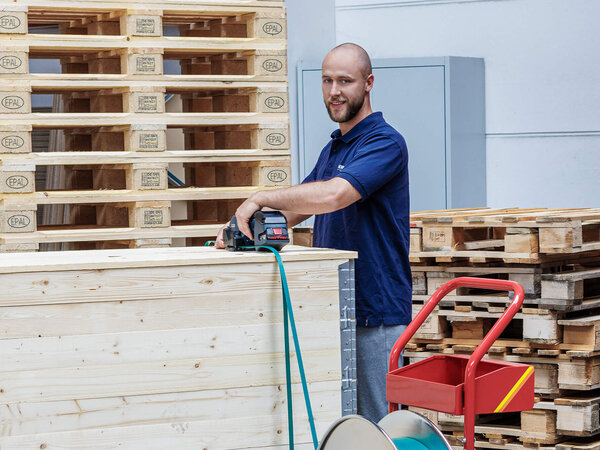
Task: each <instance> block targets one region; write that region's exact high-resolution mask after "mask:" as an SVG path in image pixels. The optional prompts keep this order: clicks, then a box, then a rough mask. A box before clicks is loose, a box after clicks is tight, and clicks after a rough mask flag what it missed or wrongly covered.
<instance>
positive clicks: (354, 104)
mask: <svg viewBox="0 0 600 450" xmlns="http://www.w3.org/2000/svg"><path fill="white" fill-rule="evenodd" d="M364 103H365V95H363V96H362V97H361V98H357V99H356V100H354V101H352V100H350V99H347V100H346V105H347V108H346V113H345V114H344V115H342V116H340V117H338V118H335V117H334V115H333V111H332V110H331V106H330V105H329V104H328V103H327V101H325V107H326V108H327V113H328V114H329V117H330V119H331V120H333V121H334V122H337V123H343V122H348V121H349V120H352V119H354V117H355V116H356V115H357V114H358V112H359V111H360V109H361V108H362V106H363V104H364Z"/></svg>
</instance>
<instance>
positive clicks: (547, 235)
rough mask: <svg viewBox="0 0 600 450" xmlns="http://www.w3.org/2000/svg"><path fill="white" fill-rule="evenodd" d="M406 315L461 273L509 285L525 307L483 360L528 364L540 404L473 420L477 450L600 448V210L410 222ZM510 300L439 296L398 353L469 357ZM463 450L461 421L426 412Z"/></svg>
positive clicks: (432, 216)
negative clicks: (515, 285)
mask: <svg viewBox="0 0 600 450" xmlns="http://www.w3.org/2000/svg"><path fill="white" fill-rule="evenodd" d="M411 219H412V222H413V227H412V229H411V230H412V232H411V252H410V258H411V261H412V270H413V315H414V314H415V313H416V312H418V311H419V310H420V309H421V307H422V305H423V304H424V302H425V301H427V299H428V298H429V296H430V295H431V294H432V293H433V292H434V291H435V290H436V289H437V288H438V287H440V286H441V285H442V284H444V283H445V282H447V281H449V280H451V279H453V278H456V277H459V276H475V277H486V278H497V279H509V280H513V281H517V282H519V283H521V284H522V286H523V287H524V289H525V293H526V296H525V301H524V304H523V309H522V311H521V312H520V313H518V314H517V316H516V317H515V320H513V322H512V323H511V325H510V327H509V329H507V330H506V331H505V332H504V334H503V335H502V336H501V338H500V339H499V340H498V341H497V342H496V344H495V346H494V347H493V348H492V349H491V350H490V352H489V354H488V356H489V357H491V358H497V359H503V360H507V361H515V362H522V363H526V364H533V365H534V366H535V389H536V395H537V401H536V404H535V407H534V409H533V410H531V411H526V412H522V413H520V414H518V413H517V414H501V415H492V416H480V417H479V418H478V422H477V426H476V433H477V439H478V443H477V447H478V448H514V449H521V448H544V449H553V448H556V449H579V448H581V449H584V448H585V449H597V448H600V436H599V434H600V415H599V405H600V337H598V336H600V210H591V209H571V210H548V209H530V210H523V209H505V210H491V209H483V210H454V211H431V212H425V213H416V214H413V216H412V218H411ZM509 302H510V299H509V298H508V296H507V295H506V293H497V292H491V291H483V290H477V289H466V288H461V289H459V290H458V291H455V292H453V293H452V294H451V295H448V296H447V297H445V299H444V300H443V301H442V302H441V303H440V305H439V307H437V308H436V310H435V311H434V312H433V314H432V315H431V316H430V318H429V319H428V320H427V321H426V323H425V324H424V325H423V326H422V327H421V328H420V330H419V331H418V332H417V334H416V335H415V338H414V339H413V340H412V341H411V343H409V345H408V346H407V351H406V352H405V356H407V357H408V358H409V359H410V361H411V362H415V361H418V360H421V359H423V358H425V357H428V356H431V355H433V354H436V353H445V354H470V353H472V351H473V350H474V349H475V347H476V346H477V344H478V343H479V342H480V341H481V339H482V338H483V336H484V335H485V333H486V332H487V331H488V330H489V329H490V327H491V326H492V325H493V323H494V322H495V321H496V320H497V318H499V317H500V315H501V314H502V312H503V311H504V309H505V307H506V306H507V305H508V303H509ZM424 412H425V413H426V414H427V415H428V416H429V417H430V418H431V419H432V420H434V421H435V422H436V423H438V424H439V426H440V427H441V428H442V429H443V430H444V431H445V432H447V433H448V435H450V436H451V437H452V438H453V439H454V443H455V444H456V445H457V448H458V447H460V448H462V445H461V444H460V441H461V439H462V417H455V416H450V415H447V414H443V413H435V412H431V411H424Z"/></svg>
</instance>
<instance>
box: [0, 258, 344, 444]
mask: <svg viewBox="0 0 600 450" xmlns="http://www.w3.org/2000/svg"><path fill="white" fill-rule="evenodd" d="M355 256H356V254H355V253H352V252H343V251H330V250H314V249H311V250H306V249H302V248H293V247H288V248H286V249H285V250H284V251H283V252H282V257H283V260H284V264H285V267H286V272H287V277H288V281H289V286H290V293H291V298H292V302H293V305H294V306H293V307H294V315H295V318H296V323H297V326H298V333H299V336H300V342H301V346H302V352H303V353H302V356H303V360H304V364H305V367H306V374H307V378H308V383H309V390H310V392H311V399H312V406H313V411H314V413H315V420H316V425H317V432H318V434H319V436H321V435H322V434H323V433H324V432H325V430H326V429H327V427H328V426H329V425H330V423H331V422H332V421H333V420H335V419H336V418H338V417H339V416H340V415H341V399H340V391H341V388H342V383H341V378H342V376H341V361H340V312H339V299H340V291H339V289H340V286H339V274H338V267H339V266H340V264H343V263H345V262H346V261H348V260H349V259H352V258H354V257H355ZM0 280H1V283H2V286H3V288H4V289H3V290H2V293H0V327H1V331H0V336H1V338H0V357H1V359H2V365H1V366H0V386H1V387H2V389H1V390H0V399H1V401H2V405H3V407H2V408H0V418H1V421H2V424H3V432H2V435H1V436H0V446H2V448H19V447H21V446H25V447H31V446H33V447H35V448H55V447H63V448H64V447H71V448H91V447H94V448H96V447H98V448H100V447H102V448H113V447H115V448H116V447H117V446H122V447H124V448H142V447H143V448H164V447H166V446H169V447H172V448H204V447H213V446H214V447H218V448H224V449H226V448H242V447H243V448H246V447H248V448H274V447H275V446H282V448H283V446H285V445H286V443H287V418H286V405H285V364H284V356H283V325H282V320H283V319H282V314H283V313H282V298H281V285H280V280H279V272H278V269H277V264H276V263H275V260H274V257H273V256H272V255H270V254H267V253H257V252H246V253H232V252H227V251H225V250H220V251H219V250H215V249H214V248H185V249H153V250H150V249H137V250H107V251H95V252H86V251H79V252H61V253H52V252H49V253H40V254H35V255H31V254H26V253H19V254H11V255H10V256H9V257H6V258H2V259H1V261H0ZM296 365H297V364H296V359H295V357H294V358H293V359H292V367H293V383H294V411H295V413H294V414H295V432H296V440H297V442H298V443H299V444H300V445H308V443H310V433H309V429H308V423H307V419H306V412H305V407H304V403H303V401H302V391H301V387H300V384H299V382H300V379H299V375H298V371H297V369H296Z"/></svg>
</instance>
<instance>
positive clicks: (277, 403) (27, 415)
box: [0, 381, 341, 436]
mask: <svg viewBox="0 0 600 450" xmlns="http://www.w3.org/2000/svg"><path fill="white" fill-rule="evenodd" d="M340 384H341V383H340V381H322V382H315V383H310V384H309V385H308V389H309V392H310V395H311V402H312V406H313V408H314V415H315V417H316V418H317V420H319V417H320V416H322V415H323V414H330V413H332V412H334V411H336V410H337V411H339V410H340V399H339V390H340ZM292 392H293V405H294V412H295V415H298V416H301V415H303V414H305V406H304V397H303V392H302V386H301V385H300V384H294V385H293V386H292ZM269 414H273V415H275V416H283V417H285V416H286V414H287V403H286V392H285V389H282V386H278V385H273V386H257V387H247V388H233V389H225V390H209V391H194V392H180V393H165V394H153V395H138V396H128V397H112V398H98V399H77V400H75V399H74V400H65V401H54V402H31V403H15V404H8V405H2V406H1V407H0V420H1V421H2V424H3V433H2V435H3V436H21V435H34V434H41V433H53V432H54V433H56V432H62V431H75V430H85V429H90V428H100V427H112V426H115V425H117V424H119V423H122V424H126V425H127V426H139V425H150V424H160V423H186V422H193V421H199V420H205V421H206V420H211V421H216V420H227V419H232V418H239V419H240V420H244V417H248V416H251V415H252V416H254V415H256V416H266V415H269ZM339 414H340V415H341V411H340V412H339ZM295 425H297V426H299V427H304V426H305V424H304V423H300V422H298V419H296V422H295Z"/></svg>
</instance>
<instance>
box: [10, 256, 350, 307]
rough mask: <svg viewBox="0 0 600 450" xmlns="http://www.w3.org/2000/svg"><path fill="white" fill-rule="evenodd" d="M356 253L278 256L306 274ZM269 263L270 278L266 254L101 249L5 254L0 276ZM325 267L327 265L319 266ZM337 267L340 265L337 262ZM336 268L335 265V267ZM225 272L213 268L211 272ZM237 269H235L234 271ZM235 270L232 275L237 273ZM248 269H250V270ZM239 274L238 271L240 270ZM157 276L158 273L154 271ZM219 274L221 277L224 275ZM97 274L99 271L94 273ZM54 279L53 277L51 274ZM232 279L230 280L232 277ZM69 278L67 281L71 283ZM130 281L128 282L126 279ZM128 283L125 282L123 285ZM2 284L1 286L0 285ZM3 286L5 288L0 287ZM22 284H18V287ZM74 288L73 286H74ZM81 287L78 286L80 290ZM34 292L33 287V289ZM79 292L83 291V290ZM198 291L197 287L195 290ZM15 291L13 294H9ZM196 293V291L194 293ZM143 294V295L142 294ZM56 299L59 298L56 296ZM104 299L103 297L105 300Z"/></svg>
mask: <svg viewBox="0 0 600 450" xmlns="http://www.w3.org/2000/svg"><path fill="white" fill-rule="evenodd" d="M356 256H357V254H356V252H349V251H344V250H330V249H319V248H310V249H309V248H306V247H297V246H286V247H285V248H284V249H283V250H282V252H281V257H282V259H283V261H284V262H292V261H312V262H311V263H310V264H307V267H306V269H305V270H308V271H309V272H310V268H312V267H315V266H316V265H317V264H318V263H317V261H321V260H322V261H327V260H328V261H329V263H328V264H336V263H335V262H334V261H336V260H338V261H339V260H347V259H349V258H355V257H356ZM243 263H250V264H261V263H268V264H269V267H270V269H269V273H270V274H271V276H278V275H277V266H276V265H275V259H274V257H273V255H271V254H267V253H266V252H228V251H226V250H217V249H215V248H214V247H188V248H172V249H169V248H160V249H158V248H157V249H126V250H102V251H96V252H79V251H69V252H44V253H39V254H24V253H12V254H5V255H3V257H2V258H0V274H2V273H17V274H24V273H26V272H40V271H48V272H58V271H68V270H73V268H74V267H76V268H77V270H81V271H83V270H98V269H110V268H113V269H126V268H135V267H156V268H159V267H177V266H191V267H193V266H196V265H199V266H203V265H217V264H243ZM323 264H327V262H325V263H323ZM337 264H340V263H339V262H337ZM336 267H337V265H336ZM224 269H226V266H225V267H223V268H218V267H217V266H215V269H214V270H215V273H219V272H218V271H219V270H221V271H222V270H224ZM238 269H239V268H238ZM238 269H236V276H237V273H238V272H237V270H238ZM250 269H251V268H250ZM240 272H241V270H240ZM252 272H253V273H254V274H253V279H254V280H256V270H255V269H252ZM158 273H159V274H160V273H161V272H160V271H158ZM227 273H228V272H227V271H226V272H222V273H221V274H227ZM98 274H101V272H98ZM53 276H54V275H53ZM37 277H38V279H40V278H41V280H40V281H39V282H40V283H41V284H40V286H39V287H42V290H44V289H43V286H46V288H47V284H49V283H47V284H46V283H43V280H44V275H43V274H38V275H37ZM232 278H234V277H232ZM3 281H5V279H3ZM72 281H73V279H71V282H72ZM130 281H131V280H130ZM127 284H128V283H125V286H126V285H127ZM3 285H4V284H3ZM4 286H5V285H4ZM22 286H23V285H20V287H21V288H22ZM75 286H77V285H75ZM152 287H153V289H152V291H151V292H150V294H151V295H154V292H155V290H156V287H157V286H156V285H154V286H152ZM80 288H81V287H80ZM36 289H37V288H36ZM82 289H84V291H83V292H85V288H82ZM196 289H198V287H196ZM6 291H7V289H4V290H1V291H0V294H2V295H5V296H6V297H4V298H5V299H6V301H9V298H10V295H9V293H8V292H6ZM16 292H18V290H15V291H13V293H12V295H15V293H16ZM196 292H197V291H196ZM87 294H88V295H93V294H94V291H91V290H88V292H87ZM142 295H143V294H142ZM58 298H60V297H58ZM105 300H106V298H105Z"/></svg>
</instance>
